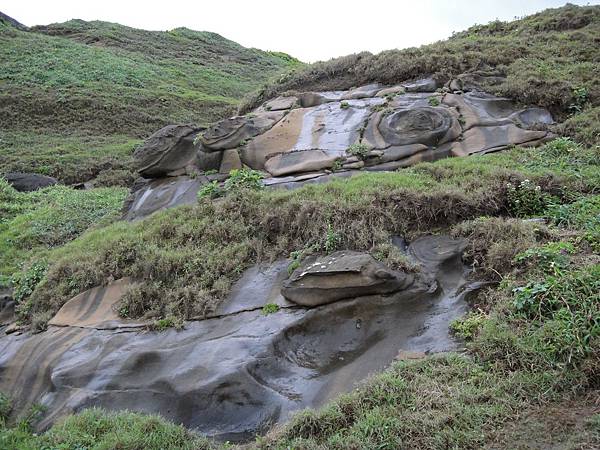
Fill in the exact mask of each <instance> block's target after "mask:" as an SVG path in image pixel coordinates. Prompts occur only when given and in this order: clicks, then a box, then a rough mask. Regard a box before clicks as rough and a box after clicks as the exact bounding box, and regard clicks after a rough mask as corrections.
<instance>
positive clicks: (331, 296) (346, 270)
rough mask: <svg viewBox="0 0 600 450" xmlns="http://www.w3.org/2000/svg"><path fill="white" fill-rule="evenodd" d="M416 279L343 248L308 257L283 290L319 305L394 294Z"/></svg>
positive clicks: (291, 297) (293, 298) (290, 297)
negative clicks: (328, 253) (342, 249)
mask: <svg viewBox="0 0 600 450" xmlns="http://www.w3.org/2000/svg"><path fill="white" fill-rule="evenodd" d="M413 282H414V277H413V275H410V274H405V273H400V272H395V271H392V270H390V269H388V268H387V267H386V266H385V265H383V264H382V263H380V262H378V261H376V260H375V259H374V258H373V257H372V256H371V255H368V254H365V253H358V252H352V251H339V252H335V253H332V254H331V255H329V256H313V257H309V258H306V260H305V261H304V262H303V263H302V264H301V265H300V267H298V268H297V269H296V270H295V271H294V273H292V275H291V276H290V278H289V279H288V280H286V281H285V282H284V283H283V287H282V289H281V293H282V295H283V296H284V297H285V298H287V299H288V300H290V301H292V302H294V303H297V304H299V305H303V306H319V305H325V304H328V303H332V302H335V301H338V300H341V299H345V298H353V297H362V296H366V295H375V294H390V293H392V292H396V291H400V290H402V289H406V288H407V287H408V286H410V285H411V284H412V283H413Z"/></svg>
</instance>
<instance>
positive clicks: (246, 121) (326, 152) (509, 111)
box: [126, 73, 553, 219]
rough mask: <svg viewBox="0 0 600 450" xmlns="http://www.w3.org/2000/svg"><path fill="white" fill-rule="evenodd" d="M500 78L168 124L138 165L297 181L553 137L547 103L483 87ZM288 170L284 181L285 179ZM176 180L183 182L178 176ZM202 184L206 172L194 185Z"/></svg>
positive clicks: (368, 89) (370, 89)
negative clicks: (527, 103)
mask: <svg viewBox="0 0 600 450" xmlns="http://www.w3.org/2000/svg"><path fill="white" fill-rule="evenodd" d="M494 76H496V75H493V74H483V73H482V74H479V73H471V74H463V75H460V76H458V77H457V78H455V79H453V80H450V82H448V83H447V84H446V86H440V84H439V83H438V81H437V80H435V79H433V78H424V79H420V80H415V81H410V82H406V83H401V84H399V85H396V86H383V85H380V84H369V85H366V86H361V87H358V88H355V89H351V90H348V91H327V92H302V93H297V94H295V95H290V96H287V97H286V96H282V97H277V98H275V99H272V100H269V101H267V102H265V103H264V104H263V105H262V106H260V107H259V108H257V109H256V110H255V111H254V112H252V113H250V114H246V115H244V116H236V117H231V118H228V119H224V120H221V121H219V122H217V123H215V124H213V125H212V126H210V127H209V128H207V129H205V130H200V129H198V128H195V127H193V126H190V125H179V126H175V125H172V126H169V127H165V128H163V129H162V130H159V131H158V132H156V133H155V134H154V135H152V136H151V137H150V138H149V139H148V140H147V141H146V143H145V144H144V145H143V146H142V147H141V148H140V149H139V150H137V151H136V153H135V156H136V160H137V162H138V170H139V172H140V174H141V175H142V176H144V177H146V178H152V179H155V178H165V177H169V176H186V175H187V176H196V175H198V174H202V173H203V172H207V171H209V172H219V173H220V174H222V175H223V176H226V175H227V174H229V173H230V172H231V170H233V169H239V168H242V167H249V168H251V169H254V170H260V171H262V172H263V173H264V175H265V179H264V183H265V185H268V186H283V187H286V188H291V187H295V186H298V185H301V184H303V183H305V182H306V180H307V179H310V180H311V182H315V179H316V178H319V177H327V178H330V177H331V176H330V175H331V174H333V176H339V175H340V174H341V173H343V172H346V171H351V172H353V171H360V170H381V171H389V170H396V169H399V168H401V167H408V166H411V165H413V164H417V163H419V162H423V161H435V160H438V159H440V158H445V157H449V156H467V155H473V154H484V153H489V152H495V151H499V150H502V149H505V148H507V147H510V146H513V145H524V146H535V145H539V144H540V143H542V142H544V141H546V140H548V139H550V138H551V137H552V134H551V133H550V132H549V131H547V127H548V125H550V124H552V123H553V120H552V116H551V115H550V113H549V112H548V111H546V110H545V109H542V108H538V107H520V106H518V105H516V104H515V103H514V102H512V101H511V100H509V99H507V98H501V97H496V96H493V95H490V94H486V93H485V92H482V91H480V90H479V86H480V84H481V82H482V80H485V81H486V83H487V82H490V80H489V79H488V78H490V77H492V78H493V77H494ZM492 81H493V80H492ZM307 177H308V178H307ZM283 178H285V179H286V181H285V182H284V181H280V180H279V179H283ZM204 180H206V179H204ZM165 183H166V182H165ZM177 183H181V184H177ZM187 183H188V182H187V181H182V180H180V181H177V182H176V183H175V184H177V187H174V188H173V189H171V191H172V192H173V193H174V195H175V197H173V198H172V199H171V200H169V201H167V202H164V201H150V202H149V203H148V204H149V205H152V207H149V208H145V209H144V210H143V211H144V212H143V214H141V213H136V214H126V217H127V218H129V219H132V218H140V217H143V216H144V215H147V214H149V213H151V212H153V210H154V209H153V208H155V207H156V208H164V207H168V206H172V205H176V204H182V203H189V202H193V201H194V200H193V199H192V197H193V196H191V195H190V196H189V197H188V192H189V191H188V189H187V188H186V186H187ZM168 184H169V185H171V186H174V183H173V180H171V181H170V182H169V183H168ZM201 184H202V179H200V182H199V183H195V185H197V186H198V187H199V186H200V185H201ZM195 190H196V191H197V190H198V189H197V188H196V189H195ZM137 192H138V194H137V195H138V196H142V197H143V198H144V199H145V200H148V199H149V198H150V197H152V196H154V195H156V193H157V192H159V191H156V189H155V184H153V182H149V181H147V182H146V186H145V187H143V188H142V190H141V191H140V190H139V189H138V190H137ZM160 192H162V191H160ZM178 196H181V198H185V200H178V199H177V197H178ZM129 203H131V204H133V203H135V202H134V201H133V200H132V199H130V200H129Z"/></svg>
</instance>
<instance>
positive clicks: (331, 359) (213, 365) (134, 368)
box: [0, 237, 468, 440]
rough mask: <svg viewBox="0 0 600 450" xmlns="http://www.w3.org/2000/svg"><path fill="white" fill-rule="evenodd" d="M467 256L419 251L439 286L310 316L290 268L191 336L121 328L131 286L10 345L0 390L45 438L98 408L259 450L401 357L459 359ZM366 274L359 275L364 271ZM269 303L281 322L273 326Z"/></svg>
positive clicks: (191, 327)
mask: <svg viewBox="0 0 600 450" xmlns="http://www.w3.org/2000/svg"><path fill="white" fill-rule="evenodd" d="M463 246H464V242H462V241H456V240H453V239H450V238H444V237H425V238H422V239H419V240H417V241H415V242H414V243H413V244H411V245H410V246H409V247H408V250H407V252H408V253H407V254H408V255H409V256H410V257H411V258H413V259H414V261H415V262H416V263H418V264H420V265H421V266H422V268H423V274H424V276H425V275H426V276H427V277H429V279H430V280H431V281H430V282H428V283H417V282H413V283H406V282H404V283H403V284H402V286H403V288H402V289H400V290H396V291H393V292H386V294H385V295H380V294H377V293H376V292H373V291H361V290H360V289H361V287H360V285H359V286H357V292H358V293H368V294H369V295H362V296H358V297H353V298H347V299H341V300H338V301H333V302H332V303H327V304H324V305H321V306H315V307H310V308H308V307H304V306H298V305H296V304H293V303H290V302H288V301H287V300H286V299H285V298H284V297H283V296H282V295H281V292H280V291H281V288H282V285H283V284H284V282H285V280H286V278H287V277H288V273H287V262H286V261H279V262H276V263H275V264H273V265H270V266H267V267H255V268H252V269H250V270H249V271H247V272H246V273H245V274H244V276H243V277H242V278H241V279H240V280H239V282H238V283H237V284H236V285H235V286H234V288H233V290H232V292H231V294H230V296H229V297H228V298H227V299H226V301H225V302H224V303H223V304H222V305H221V306H220V308H219V309H218V310H217V311H215V312H214V313H213V315H212V316H211V317H209V318H207V319H204V320H198V321H191V322H187V323H186V324H185V328H184V329H183V330H181V331H177V330H173V329H170V330H167V331H164V332H150V331H147V330H140V329H139V325H140V324H136V323H130V322H125V321H122V320H119V319H118V317H116V316H115V311H114V307H115V305H117V304H118V298H119V296H120V294H121V293H122V292H123V291H124V290H125V289H126V288H127V286H129V285H130V284H131V283H132V280H120V281H117V282H115V283H112V284H111V285H109V286H107V287H104V288H95V289H92V290H90V291H88V292H86V293H83V294H81V295H79V296H77V297H75V298H74V299H73V300H71V301H70V302H68V303H67V304H65V305H64V306H63V308H62V309H61V310H60V311H59V313H58V314H57V315H56V317H55V318H54V319H53V323H54V324H55V325H52V324H51V325H50V327H49V329H48V330H47V331H46V332H43V333H39V334H33V335H32V334H29V333H25V334H18V333H13V334H10V335H5V336H3V337H2V338H0V390H2V391H4V392H10V393H11V394H12V395H13V397H14V398H15V411H16V412H19V411H24V410H26V409H27V408H28V407H29V406H30V405H31V404H33V403H40V404H42V405H44V406H45V407H46V408H47V411H48V413H47V414H46V415H45V416H44V418H43V420H42V421H41V423H40V425H39V426H40V428H41V429H43V428H46V427H48V426H50V425H51V424H52V423H53V422H54V421H56V420H57V419H58V418H60V417H61V416H63V415H65V414H68V413H71V412H74V411H78V410H81V409H82V408H86V407H91V406H101V407H104V408H107V409H111V410H119V409H129V410H134V411H143V412H156V413H159V414H161V415H163V416H164V417H166V418H168V419H170V420H173V421H175V422H176V423H183V424H184V425H185V426H187V427H190V428H192V429H195V430H197V431H200V432H202V433H205V434H208V435H211V436H215V437H217V438H219V439H228V440H244V439H248V438H251V437H252V436H254V435H255V434H257V433H261V432H263V431H265V430H267V429H268V428H270V427H271V426H272V425H273V424H275V423H281V422H284V421H285V420H287V419H288V418H289V415H290V413H291V412H293V411H296V410H298V409H301V408H305V407H318V406H320V405H322V404H323V403H325V402H327V401H328V400H330V399H331V398H333V397H335V396H336V395H338V394H339V393H342V392H347V391H348V390H350V389H352V388H353V386H354V385H355V383H356V382H357V381H359V380H361V379H363V378H365V377H367V376H368V375H370V374H372V373H374V372H376V371H378V370H380V369H383V368H384V367H386V366H387V365H388V364H389V363H390V362H392V361H393V360H394V359H396V358H397V357H398V355H399V352H409V353H404V354H421V353H429V352H433V351H447V350H452V349H455V348H457V346H458V345H459V344H458V343H457V342H455V341H453V340H452V338H451V337H450V336H449V334H448V323H449V321H450V320H452V319H453V318H455V317H456V316H458V315H460V314H462V313H463V312H464V310H465V308H466V305H465V302H464V300H463V295H464V294H463V293H464V292H466V290H465V289H463V288H464V287H465V283H466V282H465V276H466V274H467V273H468V270H467V268H466V267H465V266H464V265H463V264H462V262H461V260H460V252H461V251H462V248H463ZM357 258H358V256H357ZM342 260H343V259H342ZM359 260H360V258H358V259H357V260H354V264H356V267H358V266H360V267H363V268H364V265H363V264H362V263H359V262H358V261H359ZM330 266H333V263H332V264H331V265H330ZM347 266H350V261H348V264H347ZM367 266H368V267H371V268H373V269H374V270H375V271H377V270H378V269H379V267H378V266H377V265H376V264H375V265H373V264H372V262H370V261H369V263H368V264H367ZM382 270H384V271H385V270H387V271H388V272H389V269H382ZM382 275H383V274H382ZM375 278H376V277H375ZM384 278H385V279H387V278H386V277H384ZM292 279H294V277H292ZM405 281H406V280H405ZM436 286H437V288H436ZM467 290H468V289H467ZM313 298H316V296H315V295H313ZM267 303H273V304H277V305H279V310H278V311H277V312H275V313H272V314H268V315H265V314H264V313H263V311H262V307H263V306H264V305H265V304H267ZM318 303H319V302H317V304H318ZM59 325H60V326H59Z"/></svg>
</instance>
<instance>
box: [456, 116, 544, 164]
mask: <svg viewBox="0 0 600 450" xmlns="http://www.w3.org/2000/svg"><path fill="white" fill-rule="evenodd" d="M548 138H549V137H548V133H547V132H546V131H530V130H524V129H522V128H519V127H517V126H516V125H514V124H512V123H511V124H508V125H495V126H478V127H473V128H470V129H469V130H467V131H465V133H464V135H463V140H462V141H458V142H454V143H453V145H452V150H451V154H452V155H453V156H467V155H472V154H474V153H479V154H484V153H490V152H496V151H499V150H504V149H506V148H507V147H508V146H510V145H524V146H531V147H535V146H537V145H540V144H541V143H543V142H545V141H546V140H547V139H548Z"/></svg>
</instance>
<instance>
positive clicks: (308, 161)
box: [265, 150, 340, 177]
mask: <svg viewBox="0 0 600 450" xmlns="http://www.w3.org/2000/svg"><path fill="white" fill-rule="evenodd" d="M339 158H340V154H339V153H337V152H326V151H324V150H304V151H296V152H289V153H281V154H279V155H276V156H273V157H272V158H269V159H268V160H267V162H266V163H265V170H266V171H267V172H269V173H270V174H271V175H273V176H275V177H280V176H283V175H290V174H292V173H302V172H314V171H318V170H323V169H330V168H332V167H333V164H334V163H335V160H336V159H339Z"/></svg>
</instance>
